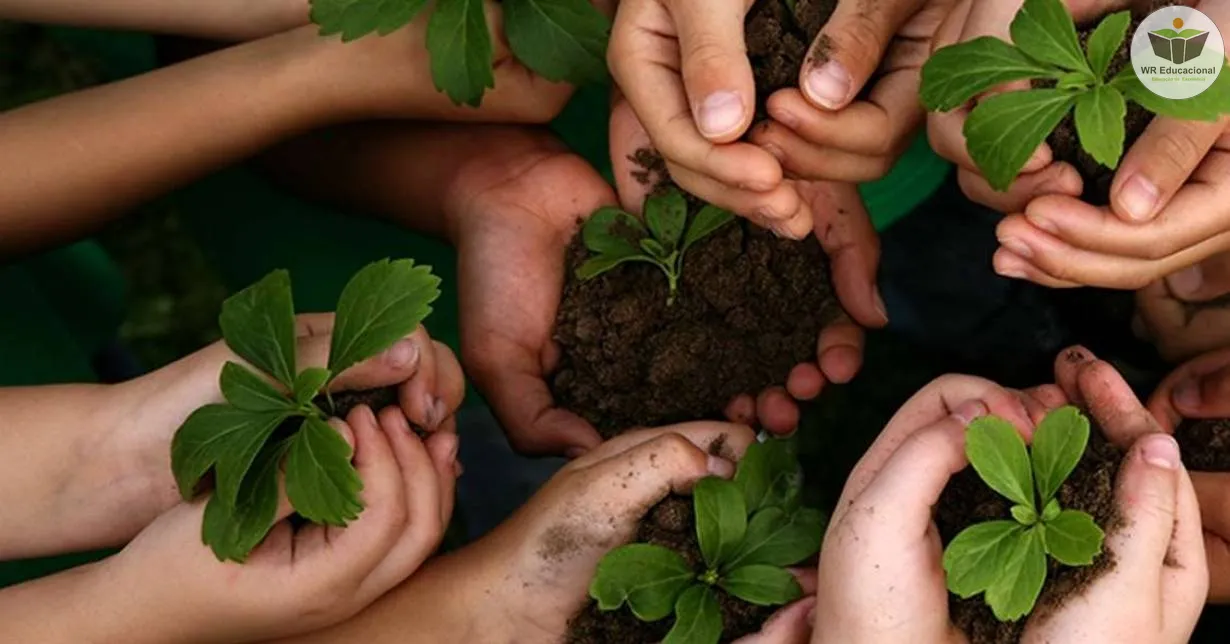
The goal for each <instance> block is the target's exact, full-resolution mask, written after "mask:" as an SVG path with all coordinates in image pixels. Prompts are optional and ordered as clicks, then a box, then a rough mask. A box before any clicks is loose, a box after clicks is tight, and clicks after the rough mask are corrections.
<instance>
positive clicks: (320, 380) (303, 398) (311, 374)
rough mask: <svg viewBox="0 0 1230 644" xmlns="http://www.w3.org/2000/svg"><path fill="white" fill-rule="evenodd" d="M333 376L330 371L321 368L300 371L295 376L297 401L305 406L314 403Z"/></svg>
mask: <svg viewBox="0 0 1230 644" xmlns="http://www.w3.org/2000/svg"><path fill="white" fill-rule="evenodd" d="M332 375H333V374H332V372H330V371H329V370H328V369H322V368H320V367H309V368H307V369H304V370H303V371H300V372H299V375H297V376H295V390H294V391H295V401H297V402H298V403H300V404H303V405H306V404H308V403H310V402H312V399H313V398H315V397H316V394H319V393H320V390H321V389H324V386H325V383H327V382H329V378H330V377H332Z"/></svg>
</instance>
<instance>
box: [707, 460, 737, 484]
mask: <svg viewBox="0 0 1230 644" xmlns="http://www.w3.org/2000/svg"><path fill="white" fill-rule="evenodd" d="M706 467H707V468H708V470H709V473H710V474H712V475H714V476H720V477H722V478H724V479H728V478H730V477H732V476H734V475H735V466H734V464H733V463H731V462H730V461H728V460H726V459H724V458H722V457H721V456H713V455H710V456H709V459H708V462H707V463H706Z"/></svg>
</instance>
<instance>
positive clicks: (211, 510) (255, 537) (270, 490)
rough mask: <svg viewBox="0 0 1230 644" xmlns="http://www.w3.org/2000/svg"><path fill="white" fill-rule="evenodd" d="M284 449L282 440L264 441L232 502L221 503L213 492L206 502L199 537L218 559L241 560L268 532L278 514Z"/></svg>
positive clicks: (242, 560)
mask: <svg viewBox="0 0 1230 644" xmlns="http://www.w3.org/2000/svg"><path fill="white" fill-rule="evenodd" d="M285 453H286V445H285V443H270V444H267V445H265V447H264V448H263V449H262V450H261V451H260V453H259V454H258V455H257V457H256V460H255V462H254V463H253V465H252V469H251V470H249V471H248V474H247V476H245V477H244V480H243V485H242V486H241V487H240V488H239V497H238V499H237V500H236V502H235V503H230V504H228V503H224V502H222V501H221V500H220V499H219V498H218V496H217V495H216V494H215V495H214V496H212V497H210V499H209V501H208V502H207V503H206V504H205V517H204V519H203V520H202V523H201V541H202V542H204V543H205V545H207V546H209V547H210V549H212V550H213V551H214V556H216V557H217V558H218V560H219V561H228V560H229V561H237V562H239V563H243V562H244V561H246V560H247V558H248V555H249V554H250V553H251V552H252V551H253V550H255V549H256V547H257V546H258V545H260V543H261V541H263V540H264V539H265V535H267V534H269V530H270V528H272V527H273V522H274V519H276V518H277V511H278V473H279V468H278V465H279V464H280V463H281V461H282V456H283V455H284V454H285Z"/></svg>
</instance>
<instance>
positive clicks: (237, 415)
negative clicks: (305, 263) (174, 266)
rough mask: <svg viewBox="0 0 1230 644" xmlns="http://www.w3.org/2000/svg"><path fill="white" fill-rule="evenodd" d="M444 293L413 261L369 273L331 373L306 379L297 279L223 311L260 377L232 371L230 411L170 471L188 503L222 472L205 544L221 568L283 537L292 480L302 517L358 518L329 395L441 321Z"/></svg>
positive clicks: (333, 351)
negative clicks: (434, 309)
mask: <svg viewBox="0 0 1230 644" xmlns="http://www.w3.org/2000/svg"><path fill="white" fill-rule="evenodd" d="M439 285H440V279H439V278H438V277H436V276H435V275H432V273H431V267H429V266H415V265H414V262H413V261H412V260H408V259H402V260H396V261H390V260H387V259H386V260H381V261H378V262H375V263H373V264H370V265H368V266H367V267H365V268H363V269H362V270H360V271H359V272H358V273H357V274H355V276H354V277H353V278H352V279H351V280H350V283H349V284H347V285H346V288H345V289H343V290H342V295H341V297H340V298H339V300H338V303H337V314H336V318H335V321H334V325H333V336H332V339H331V341H330V348H329V364H328V367H327V368H320V367H309V368H306V369H303V370H302V371H299V370H298V369H296V366H295V311H294V304H293V302H292V299H291V289H290V275H289V274H288V273H287V272H286V271H284V270H279V271H274V272H273V273H270V274H269V275H267V276H266V277H265V278H264V279H262V280H261V281H259V282H257V283H256V284H254V285H252V286H249V287H248V288H246V289H244V290H242V291H240V292H239V293H236V294H235V295H233V296H231V297H230V298H229V299H227V300H226V301H225V302H223V303H222V313H221V315H220V316H219V318H218V322H219V325H220V326H221V327H222V335H223V337H224V338H225V340H226V344H227V346H229V347H230V348H231V350H232V351H234V352H235V353H236V354H237V355H238V356H239V357H241V358H243V359H244V360H246V361H247V362H248V364H250V365H251V367H247V366H243V365H240V364H237V363H234V362H228V363H226V365H225V366H224V367H223V368H222V374H221V379H220V387H221V389H222V396H223V397H224V398H225V399H226V402H225V403H222V404H212V405H206V406H204V407H201V408H200V409H197V410H196V411H194V412H193V413H192V414H191V415H190V416H189V417H188V419H187V420H186V421H184V424H183V425H182V426H181V427H180V428H179V430H178V431H177V432H176V433H175V438H174V439H173V440H172V441H171V469H172V471H173V472H174V475H175V481H176V483H177V484H178V486H179V491H180V494H182V495H183V497H184V499H185V500H191V499H192V498H194V497H195V496H196V495H197V494H198V492H199V491H200V490H199V489H198V488H199V487H200V483H201V479H202V478H203V477H204V476H205V475H206V474H207V473H208V472H209V471H210V470H211V469H212V470H213V473H214V478H213V488H214V489H213V495H212V496H211V497H210V498H209V502H208V503H207V504H206V506H205V519H204V523H203V525H202V526H201V539H202V540H203V541H204V542H205V544H206V545H208V546H209V547H210V548H212V549H213V551H214V555H215V556H217V557H218V559H219V560H220V561H226V560H233V561H239V562H242V561H244V560H245V559H246V558H247V556H248V554H249V553H251V552H252V550H253V549H255V548H256V546H257V545H259V544H260V542H261V541H262V540H263V539H264V538H265V535H266V534H267V533H268V532H269V529H270V528H272V527H273V523H274V518H275V515H276V512H277V506H278V475H279V473H281V472H283V471H285V481H286V495H287V497H288V498H289V499H290V503H291V505H292V506H293V507H294V508H295V511H296V512H297V513H298V514H299V515H300V516H302V517H303V518H305V519H308V520H309V521H313V522H316V523H322V524H327V525H336V526H344V525H346V523H347V522H349V521H352V520H354V519H355V518H357V517H358V516H359V512H360V511H362V510H363V502H362V501H361V500H360V499H359V492H360V491H361V490H362V489H363V482H362V481H360V480H359V475H358V472H356V471H355V468H354V466H353V465H352V464H351V463H350V458H351V455H352V454H351V448H350V446H349V445H348V444H347V443H346V441H345V440H344V439H343V438H342V436H341V435H340V434H338V433H337V432H336V431H335V430H334V429H333V428H331V427H330V426H329V425H328V424H327V423H326V422H325V421H326V420H327V419H328V418H329V416H330V415H332V413H333V401H332V398H331V397H329V395H328V393H327V392H328V386H329V384H330V383H331V382H332V381H333V379H334V378H335V377H336V376H337V375H338V374H340V373H342V372H343V371H345V370H346V369H348V368H350V367H352V366H354V365H355V364H358V363H359V362H362V361H363V360H366V359H368V358H370V357H372V356H375V355H377V354H379V353H380V352H381V351H384V350H385V349H387V348H389V347H390V346H392V345H393V344H394V343H395V342H397V341H398V340H400V339H401V338H403V337H404V336H406V335H407V334H409V333H410V332H412V331H413V330H414V329H416V328H417V327H418V325H419V323H420V322H422V321H423V320H424V319H426V317H427V316H428V315H429V314H430V313H431V306H430V305H431V303H432V302H433V301H435V299H436V298H437V297H438V296H439V295H440V290H439ZM252 367H254V368H255V369H253V368H252ZM322 392H325V393H324V396H325V397H324V399H323V400H317V396H319V395H320V394H321V393H322ZM321 405H323V406H324V409H322V408H321ZM279 428H281V429H279ZM287 429H290V430H291V431H289V432H287Z"/></svg>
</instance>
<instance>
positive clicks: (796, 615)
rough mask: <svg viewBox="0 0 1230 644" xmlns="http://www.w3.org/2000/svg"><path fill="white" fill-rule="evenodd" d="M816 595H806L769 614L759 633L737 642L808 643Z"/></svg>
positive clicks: (758, 643)
mask: <svg viewBox="0 0 1230 644" xmlns="http://www.w3.org/2000/svg"><path fill="white" fill-rule="evenodd" d="M815 607H816V598H815V597H805V598H803V599H800V600H799V601H797V602H794V603H793V604H790V605H789V606H786V607H785V608H782V609H780V610H778V611H777V612H775V613H773V614H772V615H771V616H769V619H768V620H767V621H765V623H764V626H762V627H761V628H760V632H759V633H755V634H753V635H747V636H745V637H741V638H739V639H737V640H735V644H806V643H807V642H809V641H811V632H812V624H811V614H812V610H813V609H815Z"/></svg>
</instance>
